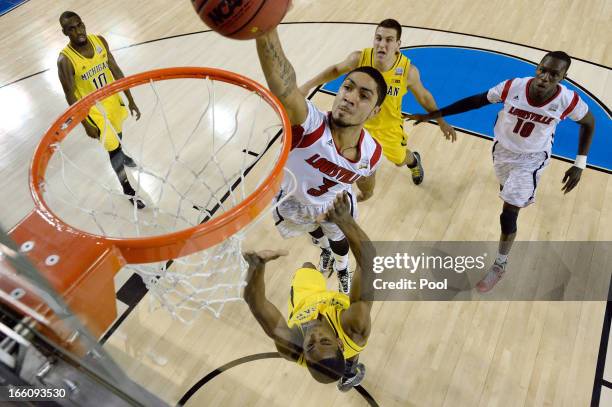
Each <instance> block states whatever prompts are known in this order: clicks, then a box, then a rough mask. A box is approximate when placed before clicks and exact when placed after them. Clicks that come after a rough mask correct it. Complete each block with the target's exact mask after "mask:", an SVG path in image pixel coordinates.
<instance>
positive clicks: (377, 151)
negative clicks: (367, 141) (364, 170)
mask: <svg viewBox="0 0 612 407" xmlns="http://www.w3.org/2000/svg"><path fill="white" fill-rule="evenodd" d="M372 140H374V137H372ZM374 143H376V149H375V150H374V154H372V158H370V168H374V167H375V166H376V164H377V163H378V160H380V154H381V153H382V147H381V146H380V144H378V141H376V140H374Z"/></svg>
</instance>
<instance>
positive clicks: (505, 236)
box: [476, 202, 521, 293]
mask: <svg viewBox="0 0 612 407" xmlns="http://www.w3.org/2000/svg"><path fill="white" fill-rule="evenodd" d="M520 210H521V208H520V207H518V206H515V205H511V204H509V203H507V202H504V205H503V207H502V213H501V215H499V223H500V226H501V234H500V237H499V245H498V250H497V256H496V257H495V261H494V262H493V264H492V265H491V267H490V268H489V271H488V272H487V274H486V275H485V277H484V278H483V279H482V280H480V281H479V282H478V284H477V285H476V288H477V289H478V291H480V292H483V293H484V292H487V291H489V290H491V289H492V288H493V287H494V286H495V284H497V283H498V282H499V280H501V278H502V277H503V275H504V273H505V272H506V266H507V264H508V255H509V254H510V249H511V248H512V243H513V242H514V238H515V237H516V231H517V219H518V214H519V211H520Z"/></svg>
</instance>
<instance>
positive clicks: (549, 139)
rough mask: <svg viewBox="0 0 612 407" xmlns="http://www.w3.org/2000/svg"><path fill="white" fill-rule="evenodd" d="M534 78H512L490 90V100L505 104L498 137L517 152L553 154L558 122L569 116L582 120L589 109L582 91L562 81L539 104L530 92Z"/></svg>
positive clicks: (498, 123) (508, 147)
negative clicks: (570, 87)
mask: <svg viewBox="0 0 612 407" xmlns="http://www.w3.org/2000/svg"><path fill="white" fill-rule="evenodd" d="M532 80H533V78H515V79H509V80H507V81H504V82H501V83H499V84H498V85H497V86H495V87H493V88H491V89H489V92H488V93H487V98H488V99H489V102H491V103H499V102H503V104H504V108H503V109H502V110H500V111H499V113H498V114H497V120H496V122H495V129H494V135H495V138H494V139H495V141H498V142H499V144H501V145H502V146H504V147H505V148H506V149H508V150H510V151H513V152H515V153H537V152H542V151H545V152H547V153H550V151H551V149H552V144H553V139H554V136H555V134H554V133H555V129H556V127H557V123H559V122H560V121H561V120H563V119H565V118H566V117H569V118H570V119H572V120H574V121H579V120H581V119H582V118H583V117H584V116H585V115H586V114H587V112H588V110H589V108H588V106H587V104H586V103H584V101H583V100H582V99H581V98H580V96H578V93H576V92H575V91H572V90H569V89H568V88H566V87H565V86H563V85H561V84H559V85H557V91H556V92H555V94H554V95H553V96H551V97H550V98H549V99H548V100H547V101H545V102H544V103H541V104H537V103H535V102H533V101H532V100H530V99H529V96H528V95H527V90H528V89H529V84H530V82H531V81H532Z"/></svg>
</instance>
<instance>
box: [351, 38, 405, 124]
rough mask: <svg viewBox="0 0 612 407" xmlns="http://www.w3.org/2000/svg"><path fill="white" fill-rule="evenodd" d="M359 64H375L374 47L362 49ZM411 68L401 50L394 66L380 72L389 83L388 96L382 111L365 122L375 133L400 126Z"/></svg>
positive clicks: (381, 108) (372, 65)
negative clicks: (407, 79)
mask: <svg viewBox="0 0 612 407" xmlns="http://www.w3.org/2000/svg"><path fill="white" fill-rule="evenodd" d="M359 66H360V67H361V66H371V67H373V68H376V67H375V66H374V51H373V48H365V49H364V50H362V51H361V59H360V60H359ZM409 69H410V60H409V59H408V58H407V57H406V56H405V55H404V54H402V53H401V52H400V53H398V54H397V57H396V59H395V62H394V63H393V66H392V67H391V68H390V69H389V70H388V71H385V72H380V73H381V74H382V76H383V78H385V82H386V83H387V96H386V97H385V101H384V103H383V104H382V106H381V107H380V113H378V114H377V115H376V116H374V117H373V118H371V119H370V120H368V121H367V122H366V123H365V128H366V129H367V130H368V131H369V132H371V133H375V132H376V131H377V130H386V129H390V128H393V129H394V130H395V129H397V128H400V127H401V126H402V124H403V119H402V98H403V97H404V95H405V94H406V92H407V83H406V75H407V73H408V70H409Z"/></svg>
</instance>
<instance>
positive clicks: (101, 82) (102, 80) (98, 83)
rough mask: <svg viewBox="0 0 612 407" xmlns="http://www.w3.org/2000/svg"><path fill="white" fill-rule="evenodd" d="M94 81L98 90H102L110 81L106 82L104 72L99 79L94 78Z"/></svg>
mask: <svg viewBox="0 0 612 407" xmlns="http://www.w3.org/2000/svg"><path fill="white" fill-rule="evenodd" d="M96 79H97V80H96ZM92 80H93V83H94V86H95V87H96V89H100V88H101V87H102V86H104V85H106V84H107V83H108V81H107V80H106V74H105V73H104V72H102V73H101V74H100V75H98V77H97V78H93V79H92Z"/></svg>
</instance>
